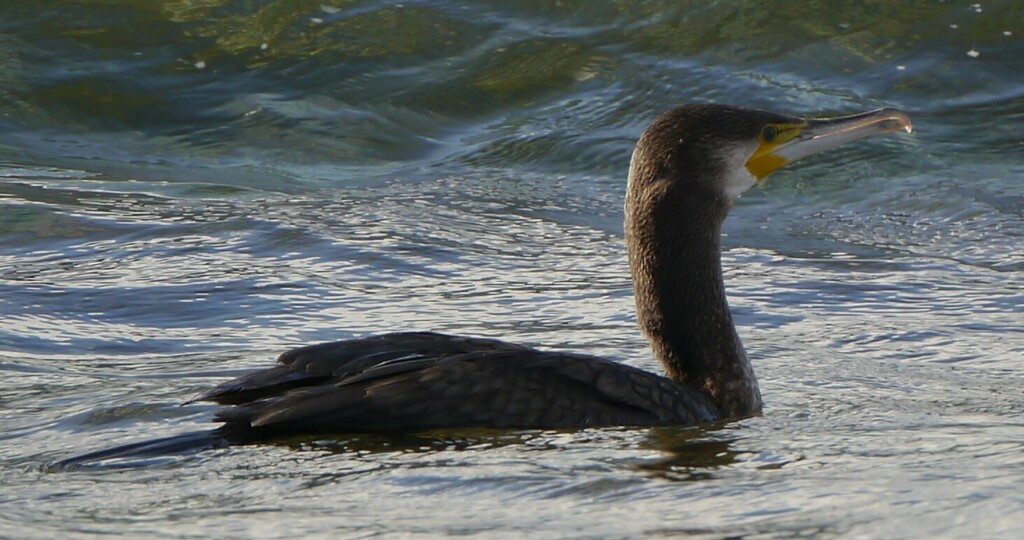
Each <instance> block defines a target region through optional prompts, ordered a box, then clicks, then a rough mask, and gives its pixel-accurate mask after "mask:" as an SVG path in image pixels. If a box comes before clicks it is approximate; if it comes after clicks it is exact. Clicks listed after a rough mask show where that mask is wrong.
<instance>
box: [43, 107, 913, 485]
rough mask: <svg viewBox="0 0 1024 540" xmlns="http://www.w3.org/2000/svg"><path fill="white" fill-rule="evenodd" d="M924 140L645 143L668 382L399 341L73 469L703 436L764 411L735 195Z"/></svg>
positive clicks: (643, 305)
mask: <svg viewBox="0 0 1024 540" xmlns="http://www.w3.org/2000/svg"><path fill="white" fill-rule="evenodd" d="M901 129H903V130H906V131H908V132H909V131H910V130H911V124H910V119H909V118H908V117H907V116H906V115H905V114H904V113H902V112H900V111H897V110H895V109H879V110H875V111H870V112H866V113H862V114H856V115H852V116H845V117H841V118H832V119H802V118H796V117H791V116H784V115H780V114H774V113H770V112H765V111H759V110H753V109H746V108H740V107H734V106H727V105H713V104H702V105H687V106H681V107H677V108H674V109H671V110H669V111H667V112H665V113H663V114H662V115H660V116H659V117H658V118H657V119H655V120H654V122H653V123H652V124H651V125H650V126H649V127H648V128H647V129H646V130H645V131H644V132H643V134H642V135H641V136H640V139H639V141H638V142H637V144H636V149H635V150H634V152H633V158H632V161H631V163H630V170H629V184H628V189H627V195H626V204H625V215H626V220H625V237H626V244H627V247H628V252H629V266H630V269H631V271H632V276H633V286H634V289H635V297H636V309H637V319H638V321H639V325H640V327H641V328H642V330H643V332H644V333H645V334H646V335H647V338H648V340H649V341H650V344H651V348H652V349H653V352H654V356H655V357H656V358H657V359H658V361H659V362H661V364H662V366H663V367H664V368H665V376H661V375H657V374H654V373H649V372H647V371H643V370H641V369H638V368H635V367H631V366H627V365H623V364H620V363H617V362H614V361H611V360H606V359H603V358H597V357H594V356H589V355H584V354H571V353H565V352H553V351H541V350H537V349H533V348H529V347H525V346H522V345H516V344H512V343H506V342H502V341H498V340H494V339H481V338H469V337H457V336H449V335H444V334H436V333H427V332H424V333H393V334H383V335H376V336H372V337H366V338H361V339H351V340H346V341H338V342H333V343H322V344H318V345H311V346H307V347H301V348H297V349H293V350H290V351H288V352H285V353H284V354H282V355H281V356H280V358H278V361H277V365H276V366H274V367H270V368H267V369H264V370H261V371H256V372H254V373H251V374H249V375H246V376H243V377H240V378H237V379H234V380H231V381H228V382H225V383H223V384H221V385H219V386H217V387H215V388H213V389H212V390H210V391H208V392H206V393H205V394H203V395H201V396H200V397H198V398H197V400H202V401H213V402H216V403H219V404H222V405H225V407H223V408H221V409H220V410H218V412H217V413H216V415H215V419H216V420H218V421H220V422H223V423H224V425H223V426H221V427H219V428H217V429H214V430H211V431H205V432H199V433H191V434H186V435H179V436H174V437H168V438H164V439H157V440H153V441H147V442H141V443H135V444H130V445H125V446H121V447H117V448H112V449H107V450H100V451H98V452H93V453H90V454H86V455H83V456H78V457H73V458H70V459H67V460H65V461H63V462H61V464H62V465H69V464H76V463H82V462H87V461H96V460H101V459H108V458H117V457H140V456H149V455H158V454H165V453H172V452H177V451H181V450H186V449H202V448H208V447H215V446H224V445H227V444H232V443H240V442H248V441H255V440H260V439H266V438H270V437H274V436H282V435H294V434H311V433H344V432H380V431H416V430H425V429H432V428H456V427H490V428H583V427H595V426H653V425H666V424H678V425H687V424H700V423H704V422H710V421H716V420H725V419H736V418H743V417H747V416H751V415H756V414H759V413H760V412H761V394H760V391H759V390H758V386H757V379H756V378H755V376H754V370H753V368H752V366H751V365H750V361H749V360H748V359H747V353H746V351H745V350H744V348H743V344H742V343H741V342H740V338H739V336H738V335H737V333H736V328H735V327H734V326H733V322H732V316H731V314H730V312H729V306H728V303H727V301H726V296H725V287H724V284H723V281H722V267H721V255H720V249H719V237H720V236H721V227H722V222H723V221H724V220H725V217H726V214H728V212H729V210H730V209H731V208H732V206H733V203H735V202H736V199H737V198H738V197H739V196H740V195H741V194H742V193H744V192H745V191H747V190H748V189H750V188H752V187H753V186H754V185H756V184H757V183H758V182H759V181H760V180H762V179H763V178H765V177H766V176H768V175H769V174H770V173H772V172H773V171H775V170H776V169H778V168H780V167H782V166H783V165H786V164H787V163H790V162H793V161H796V160H798V159H801V158H803V157H806V156H809V155H811V154H815V153H818V152H821V151H823V150H827V149H830V148H833V147H836V146H839V145H841V144H844V143H847V142H850V141H854V140H857V139H861V138H864V137H867V136H870V135H875V134H879V133H885V132H890V131H896V130H901Z"/></svg>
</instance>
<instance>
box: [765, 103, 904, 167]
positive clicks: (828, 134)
mask: <svg viewBox="0 0 1024 540" xmlns="http://www.w3.org/2000/svg"><path fill="white" fill-rule="evenodd" d="M779 127H780V128H781V129H780V130H779V135H780V137H779V139H778V140H780V141H781V142H776V143H768V142H765V141H762V142H761V146H760V147H759V148H758V149H757V151H756V152H754V155H753V156H751V157H750V159H749V160H748V161H747V169H748V170H749V171H750V173H751V174H753V175H754V176H755V177H756V178H757V179H758V180H760V179H762V178H764V177H766V176H768V175H769V174H771V173H772V172H774V171H775V170H777V169H778V168H780V167H782V166H784V165H786V164H789V163H792V162H794V161H796V160H798V159H802V158H805V157H807V156H810V155H813V154H817V153H819V152H822V151H825V150H829V149H831V148H835V147H837V146H840V145H843V144H846V143H848V142H853V141H856V140H859V139H863V138H865V137H870V136H872V135H879V134H882V133H889V132H891V131H899V130H904V131H906V132H907V133H910V132H911V130H912V129H913V126H912V125H911V123H910V118H909V117H907V115H906V114H904V113H903V112H902V111H899V110H896V109H877V110H874V111H868V112H865V113H860V114H853V115H850V116H841V117H839V118H829V119H817V118H812V119H807V120H804V121H803V122H800V123H794V124H784V125H779ZM794 131H795V133H794ZM787 132H789V133H787Z"/></svg>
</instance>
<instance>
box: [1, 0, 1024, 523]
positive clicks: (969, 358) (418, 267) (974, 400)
mask: <svg viewBox="0 0 1024 540" xmlns="http://www.w3.org/2000/svg"><path fill="white" fill-rule="evenodd" d="M1022 58H1024V4H1022V3H1021V2H1019V1H1014V0H1008V1H1004V2H995V3H983V4H969V3H949V2H925V1H918V2H891V3H879V2H843V3H837V2H824V1H821V2H786V3H768V2H764V3H754V2H744V3H739V2H676V1H664V2H629V1H624V0H623V1H614V2H611V1H610V2H591V1H583V0H579V1H559V2H553V1H548V2H542V1H522V0H516V1H511V0H509V1H504V2H501V1H491V2H466V3H457V2H446V1H433V2H416V1H409V2H404V3H402V4H401V5H398V4H393V3H390V2H359V1H341V0H317V1H315V2H306V1H288V2H286V1H279V2H251V1H241V0H238V1H228V0H206V1H202V2H200V1H188V0H178V1H167V2H155V1H150V0H145V1H142V0H135V1H128V0H122V1H107V2H56V1H46V0H36V1H33V2H22V1H14V0H0V475H2V484H3V489H2V491H0V536H5V537H8V536H15V537H53V536H55V535H57V534H58V533H59V532H66V531H72V532H76V533H78V534H81V535H88V534H97V533H116V534H128V535H140V536H142V535H145V536H150V535H157V536H165V537H188V536H204V537H208V536H212V537H297V536H300V535H303V534H314V535H323V536H327V535H334V536H345V537H348V536H354V537H362V536H372V535H374V534H376V533H384V534H388V533H390V534H406V535H410V536H435V535H441V534H459V535H479V536H483V537H494V536H510V537H517V536H531V537H564V536H573V537H580V536H582V537H622V536H640V535H649V536H659V535H668V536H676V535H678V536H687V537H689V536H696V537H720V536H726V535H729V536H751V537H784V538H788V537H794V536H809V537H818V536H821V537H829V536H854V537H934V536H936V535H938V536H945V537H964V536H974V537H977V536H979V535H980V536H983V537H1004V538H1012V537H1019V536H1020V535H1022V534H1024V495H1022V493H1024V489H1022V487H1024V391H1022V383H1024V61H1022V60H1021V59H1022ZM697 101H720V102H730V103H735V104H742V105H748V106H756V107H764V108H770V109H775V110H779V111H783V112H789V113H796V114H838V113H848V112H857V111H861V110H866V109H869V108H875V107H879V106H893V107H899V108H902V109H904V110H906V111H908V112H909V114H910V115H911V116H912V118H913V119H914V123H915V128H916V132H915V134H914V135H913V136H890V137H885V138H879V139H875V140H871V141H867V142H863V143H860V144H857V145H853V146H850V147H847V148H844V149H841V150H839V151H836V152H833V153H831V154H829V155H827V156H822V157H819V158H817V159H814V160H811V161H808V162H807V163H803V164H801V165H800V166H798V167H794V168H792V169H790V170H784V171H781V172H779V173H777V174H776V175H774V176H773V177H772V178H771V180H770V182H769V183H768V185H767V186H765V187H763V188H761V189H757V190H755V191H753V192H751V193H749V194H747V195H746V196H744V198H743V199H742V200H741V201H740V202H739V204H738V205H737V207H736V209H735V210H734V212H733V215H732V216H731V217H730V219H729V221H728V223H727V225H726V230H727V233H728V236H727V237H726V239H725V241H724V246H725V248H726V252H725V253H724V264H725V267H726V273H727V280H728V285H729V292H730V301H731V303H732V305H733V308H734V311H735V312H736V318H737V324H738V326H739V327H740V333H741V335H742V336H743V338H744V340H745V343H746V345H747V349H748V350H749V351H750V352H751V354H752V356H753V357H754V361H755V363H756V368H757V370H758V373H759V376H760V379H761V381H762V385H763V391H764V396H765V400H766V408H765V415H764V416H763V417H761V418H754V419H749V420H745V421H742V422H736V423H732V424H728V425H725V426H719V427H715V428H709V429H694V428H691V429H639V430H636V429H609V430H592V431H582V432H567V433H562V432H525V433H507V432H499V433H489V432H462V433H454V434H452V433H445V434H423V435H419V436H410V437H409V438H407V439H402V440H393V439H380V438H375V437H370V436H364V435H352V436H340V437H337V438H333V439H330V440H319V441H294V442H293V443H291V444H278V445H267V446H259V447H241V448H232V449H226V450H220V451H214V452H208V453H203V454H198V455H194V456H185V457H174V458H168V459H157V460H152V461H149V462H145V463H141V464H136V465H138V466H134V467H114V466H106V467H94V468H88V469H84V470H78V471H71V472H54V471H47V470H45V469H44V468H43V467H42V464H44V463H45V462H48V461H51V460H54V459H59V458H62V457H66V456H68V455H70V454H72V453H75V452H78V451H82V450H88V449H95V448H99V447H103V446H107V445H111V444H115V443H122V442H127V441H135V440H139V439H143V438H147V437H153V436H160V435H168V434H173V433H178V432H182V431H190V430H193V429H195V428H196V427H197V426H205V422H206V421H207V420H209V417H210V412H211V408H210V407H209V406H206V405H188V406H185V407H180V406H179V404H180V403H182V402H184V401H186V400H188V399H189V398H191V397H193V396H194V395H195V394H196V393H197V392H199V391H200V390H202V389H204V388H206V387H208V386H210V385H212V384H215V383H217V382H219V381H222V380H224V379H226V378H228V377H231V376H235V375H238V374H240V373H243V372H244V371H245V370H247V369H249V368H252V367H256V366H261V365H265V364H266V363H268V362H270V361H271V359H272V358H273V357H274V356H276V354H278V353H279V352H280V351H282V350H284V349H287V348H288V347H291V346H294V345H298V344H302V343H306V342H311V341H317V340H330V339H339V338H345V337H350V336H355V335H362V334H365V333H369V332H379V331H387V330H394V329H432V330H439V331H448V332H457V333H463V334H473V335H484V336H494V337H501V338H505V339H509V340H514V341H518V342H524V343H529V344H534V345H540V346H544V347H548V348H555V349H561V348H571V349H573V350H581V351H586V352H591V353H596V354H601V355H607V356H609V357H614V358H617V359H620V360H622V361H624V362H627V363H631V364H634V365H638V366H642V367H644V368H647V369H651V370H655V369H658V367H657V366H656V365H655V364H654V362H653V361H652V359H651V357H650V355H649V353H648V351H647V349H646V344H645V342H644V341H643V339H642V338H641V337H640V336H639V334H638V332H637V330H636V329H635V323H634V318H633V314H632V298H631V287H630V283H629V280H628V274H627V270H626V263H625V251H624V247H623V245H622V238H621V236H622V226H621V220H622V212H621V207H622V199H623V192H624V187H625V175H626V169H627V166H628V159H629V152H630V151H631V148H632V144H633V142H634V140H635V138H636V136H637V135H638V134H639V132H640V130H641V129H642V128H643V127H644V126H645V125H646V124H647V123H648V122H649V121H650V120H651V119H652V118H653V117H654V115H655V114H657V113H658V112H659V111H661V110H664V109H666V108H668V107H670V106H672V105H674V104H678V103H682V102H697Z"/></svg>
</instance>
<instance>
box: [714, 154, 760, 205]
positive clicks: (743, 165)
mask: <svg viewBox="0 0 1024 540" xmlns="http://www.w3.org/2000/svg"><path fill="white" fill-rule="evenodd" d="M751 154H753V151H752V150H750V149H749V148H737V149H736V150H734V151H732V152H729V156H728V157H727V158H726V163H727V164H728V165H727V167H726V171H728V176H726V177H725V178H723V179H722V180H723V183H722V193H723V194H725V196H726V197H728V198H729V201H730V202H734V201H735V200H736V199H738V198H739V196H740V195H743V194H744V193H746V192H747V190H749V189H750V188H752V187H754V186H755V185H757V178H756V177H755V176H754V175H752V174H750V171H748V170H747V160H748V159H750V156H751Z"/></svg>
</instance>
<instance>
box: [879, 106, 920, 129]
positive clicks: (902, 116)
mask: <svg viewBox="0 0 1024 540" xmlns="http://www.w3.org/2000/svg"><path fill="white" fill-rule="evenodd" d="M878 112H879V113H880V114H881V115H884V117H885V120H884V122H885V123H884V124H883V125H884V127H885V128H887V131H900V130H903V131H906V132H907V133H913V132H914V124H913V123H911V121H910V117H909V116H907V113H905V112H903V111H901V110H899V109H882V110H880V111H878Z"/></svg>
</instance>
